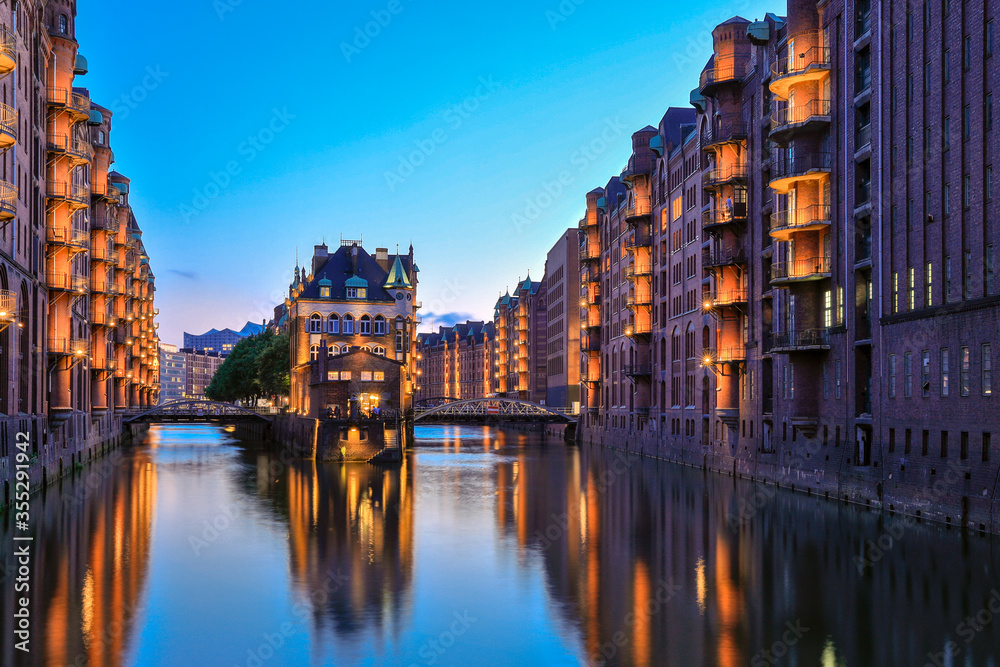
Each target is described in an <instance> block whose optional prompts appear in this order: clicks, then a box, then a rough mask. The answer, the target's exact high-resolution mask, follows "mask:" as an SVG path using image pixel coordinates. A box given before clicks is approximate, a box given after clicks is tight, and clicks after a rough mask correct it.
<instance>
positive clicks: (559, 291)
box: [545, 228, 600, 412]
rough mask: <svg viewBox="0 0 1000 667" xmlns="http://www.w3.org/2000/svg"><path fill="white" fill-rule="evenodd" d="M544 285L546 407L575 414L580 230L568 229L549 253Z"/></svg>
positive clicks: (577, 397)
mask: <svg viewBox="0 0 1000 667" xmlns="http://www.w3.org/2000/svg"><path fill="white" fill-rule="evenodd" d="M545 285H546V288H545V291H546V302H547V305H548V311H547V314H546V318H545V331H546V364H547V368H546V397H545V404H546V405H548V406H551V407H557V408H574V412H575V411H576V410H577V409H579V407H580V309H581V303H580V230H578V229H575V228H574V229H569V230H567V231H566V232H564V233H563V235H562V236H560V237H559V240H558V241H556V244H555V245H554V246H552V249H551V250H549V254H548V256H547V257H546V259H545ZM597 298H598V299H600V292H598V293H597Z"/></svg>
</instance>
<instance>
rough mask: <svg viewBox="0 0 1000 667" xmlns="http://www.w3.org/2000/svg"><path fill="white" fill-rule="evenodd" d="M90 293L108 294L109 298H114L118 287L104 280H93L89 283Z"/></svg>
mask: <svg viewBox="0 0 1000 667" xmlns="http://www.w3.org/2000/svg"><path fill="white" fill-rule="evenodd" d="M90 291H91V292H93V293H94V294H108V295H111V296H116V295H117V294H118V293H119V292H118V285H116V284H115V283H113V282H107V281H105V280H94V281H92V282H91V283H90Z"/></svg>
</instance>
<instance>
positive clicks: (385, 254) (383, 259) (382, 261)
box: [375, 248, 389, 273]
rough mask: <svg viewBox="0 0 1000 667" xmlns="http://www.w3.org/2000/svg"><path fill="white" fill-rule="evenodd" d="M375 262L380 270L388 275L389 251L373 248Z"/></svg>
mask: <svg viewBox="0 0 1000 667" xmlns="http://www.w3.org/2000/svg"><path fill="white" fill-rule="evenodd" d="M375 261H376V262H378V265H379V266H381V267H382V270H383V271H385V272H386V273H389V249H388V248H375Z"/></svg>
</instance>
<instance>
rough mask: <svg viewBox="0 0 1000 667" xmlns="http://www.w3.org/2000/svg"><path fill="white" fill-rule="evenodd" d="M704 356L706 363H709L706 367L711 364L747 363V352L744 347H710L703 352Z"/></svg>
mask: <svg viewBox="0 0 1000 667" xmlns="http://www.w3.org/2000/svg"><path fill="white" fill-rule="evenodd" d="M702 355H703V357H704V361H705V362H707V363H706V365H708V364H711V363H719V364H724V363H729V362H733V361H745V360H746V358H747V350H746V347H744V346H730V347H708V348H705V349H704V350H702Z"/></svg>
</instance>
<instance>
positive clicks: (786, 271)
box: [771, 257, 831, 286]
mask: <svg viewBox="0 0 1000 667" xmlns="http://www.w3.org/2000/svg"><path fill="white" fill-rule="evenodd" d="M830 265H831V261H830V258H829V257H812V258H810V259H796V260H794V261H792V262H775V263H774V264H772V265H771V284H772V285H775V286H781V285H787V284H789V283H803V282H809V281H811V280H824V279H826V278H829V277H830V275H831V272H830Z"/></svg>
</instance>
